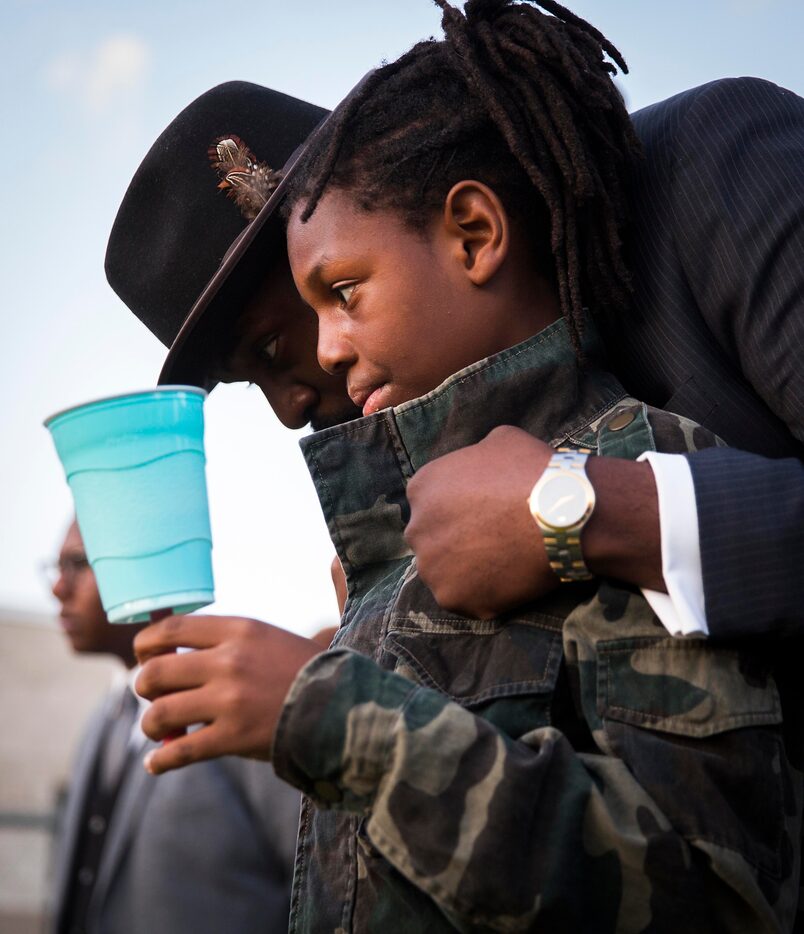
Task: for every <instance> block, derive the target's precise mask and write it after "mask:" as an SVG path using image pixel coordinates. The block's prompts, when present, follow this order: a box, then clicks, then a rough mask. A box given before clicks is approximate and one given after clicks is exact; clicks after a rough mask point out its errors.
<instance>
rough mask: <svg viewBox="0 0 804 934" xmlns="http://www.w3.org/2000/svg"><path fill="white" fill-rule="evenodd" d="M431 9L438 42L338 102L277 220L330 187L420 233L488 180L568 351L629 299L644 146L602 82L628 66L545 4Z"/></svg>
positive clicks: (501, 1) (478, 1)
mask: <svg viewBox="0 0 804 934" xmlns="http://www.w3.org/2000/svg"><path fill="white" fill-rule="evenodd" d="M435 2H436V3H437V5H438V6H439V7H441V9H442V10H443V17H442V26H443V29H444V35H445V38H444V39H443V40H442V41H436V40H434V39H430V40H427V41H424V42H420V43H418V44H417V45H415V46H414V47H413V48H412V49H410V50H409V51H408V52H406V53H405V54H404V55H402V56H401V58H399V59H398V60H397V61H395V62H392V63H390V64H386V65H384V66H383V67H381V68H379V69H378V70H377V71H376V72H374V73H373V74H372V75H371V76H370V77H369V78H368V80H367V81H366V82H365V83H364V85H363V87H362V88H361V89H360V90H359V91H358V92H357V93H356V94H355V95H354V96H353V97H352V98H351V99H350V100H348V101H347V102H345V104H344V106H342V107H341V108H340V110H339V111H338V112H336V114H335V116H334V117H333V118H332V120H330V122H329V124H328V125H327V126H326V127H325V129H324V131H323V132H322V133H320V134H319V136H318V138H317V139H316V141H315V142H314V143H313V145H311V147H310V148H309V150H308V151H307V153H305V155H304V157H303V160H302V163H301V164H300V166H299V170H298V172H297V174H296V177H295V180H294V182H293V184H292V185H291V187H290V191H289V196H288V200H287V202H286V205H285V210H286V212H288V213H289V212H290V211H291V210H292V209H293V207H294V206H295V204H297V203H298V202H299V200H300V199H306V204H305V205H304V209H303V211H302V214H301V220H302V221H305V220H307V219H308V218H309V217H310V216H311V214H312V213H313V211H314V210H315V208H316V205H317V204H318V201H319V200H320V198H321V196H322V195H323V193H324V191H325V190H326V189H327V187H329V186H331V187H334V188H340V189H347V190H349V191H350V192H353V193H354V194H355V195H356V197H357V203H358V205H359V206H360V207H361V208H362V209H363V210H365V211H369V212H370V211H372V210H375V209H388V210H393V211H397V212H398V213H399V216H400V218H401V219H403V220H404V221H405V222H406V223H408V224H409V225H410V226H411V227H413V228H422V227H423V226H424V225H425V224H427V223H429V221H430V220H431V218H432V213H433V212H434V211H436V210H438V209H439V208H440V207H441V205H442V204H443V201H444V198H445V197H446V194H447V193H448V191H449V190H450V188H451V187H452V185H454V184H455V183H456V182H457V181H460V180H461V179H465V178H474V179H477V180H479V181H482V182H485V183H486V184H488V185H489V186H490V187H491V188H492V189H494V191H496V192H497V194H498V195H499V197H500V198H501V199H502V201H503V204H504V205H505V207H506V210H507V211H508V212H509V214H510V215H511V216H512V218H516V219H517V220H518V221H520V222H521V223H522V224H523V225H524V226H525V229H526V231H527V233H528V235H529V238H530V240H531V243H532V246H533V249H534V252H535V257H534V258H535V261H536V263H537V264H538V266H537V268H538V269H539V270H540V272H542V273H543V274H544V275H545V276H546V277H548V278H549V279H550V280H551V281H553V283H554V285H555V286H556V288H557V292H558V296H559V300H560V303H561V310H562V313H563V315H564V316H565V318H566V319H567V321H568V324H569V329H570V334H571V336H572V340H573V344H574V346H575V348H576V350H578V348H579V346H580V340H579V338H580V333H581V331H582V329H583V309H584V306H585V305H592V306H594V307H596V308H600V307H612V306H622V305H625V304H627V302H628V299H629V296H630V277H629V273H628V270H627V268H626V264H625V262H624V260H623V254H622V231H623V228H624V226H625V223H626V220H627V180H628V177H629V174H630V171H631V167H632V165H633V163H634V160H635V158H636V157H637V156H638V155H639V153H640V151H641V150H640V145H639V142H638V140H637V137H636V134H635V133H634V130H633V127H632V125H631V121H630V118H629V117H628V113H627V111H626V109H625V105H624V103H623V100H622V97H621V95H620V93H619V91H618V90H617V88H616V86H615V85H614V82H613V81H612V75H613V74H615V73H616V71H617V66H618V67H619V68H620V69H621V70H622V71H623V72H627V70H628V68H627V66H626V64H625V61H624V59H623V57H622V56H621V55H620V53H619V52H618V51H617V49H616V48H615V47H614V46H613V45H612V44H611V43H610V42H609V41H608V40H607V39H606V38H605V37H604V36H603V35H602V34H601V33H600V32H598V30H597V29H595V28H594V27H593V26H591V25H590V24H589V23H587V22H585V21H584V20H582V19H580V18H579V17H577V16H575V15H574V14H573V13H571V12H570V11H569V10H567V9H565V8H564V7H562V6H560V5H559V4H557V3H554V2H551V0H542V2H534V3H513V2H511V0H468V2H467V3H466V5H465V9H464V12H463V13H461V11H460V10H458V9H457V8H455V7H453V6H451V5H450V4H449V3H448V2H446V0H435ZM536 7H541V8H542V9H543V10H545V11H547V12H546V13H543V12H541V10H539V9H537V8H536ZM608 59H611V61H609V60H608Z"/></svg>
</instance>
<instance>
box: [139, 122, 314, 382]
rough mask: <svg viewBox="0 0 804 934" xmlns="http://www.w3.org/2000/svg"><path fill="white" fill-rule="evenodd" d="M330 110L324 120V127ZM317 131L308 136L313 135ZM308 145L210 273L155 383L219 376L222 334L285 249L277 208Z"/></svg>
mask: <svg viewBox="0 0 804 934" xmlns="http://www.w3.org/2000/svg"><path fill="white" fill-rule="evenodd" d="M328 119H329V115H328V116H327V117H326V118H325V119H324V120H323V121H322V123H321V126H323V125H324V124H325V123H326V121H327V120H328ZM316 132H317V131H314V132H313V133H312V135H311V137H310V139H312V138H313V137H314V136H315V134H316ZM306 147H307V144H306V143H305V144H304V145H302V146H300V147H299V148H298V149H297V150H296V152H295V153H293V155H292V156H291V157H290V159H288V161H287V163H286V164H285V167H284V169H283V175H282V180H281V181H280V183H279V184H278V185H277V187H276V189H275V190H274V191H273V193H272V194H271V197H270V198H269V199H268V201H266V203H265V204H264V205H263V207H262V209H261V210H260V213H259V214H258V215H257V216H256V217H255V218H254V220H253V221H252V222H251V223H250V224H249V225H248V227H246V228H245V229H244V230H243V232H242V234H240V236H239V237H238V238H237V239H236V240H235V242H234V244H233V245H232V247H231V248H230V250H229V252H228V253H227V254H226V256H225V257H224V259H223V262H222V263H221V265H220V266H219V267H218V270H217V271H216V272H215V274H214V275H213V277H212V278H211V279H210V280H209V282H208V283H207V284H206V286H205V287H204V290H203V292H202V293H201V294H200V296H199V297H198V299H197V300H196V302H195V304H194V305H193V307H192V308H191V309H190V313H189V314H188V315H187V317H186V318H185V320H184V323H183V324H182V326H181V328H180V329H179V333H178V334H177V335H176V339H175V340H174V341H173V343H172V344H171V346H170V350H169V351H168V355H167V357H166V358H165V362H164V364H163V366H162V370H161V372H160V374H159V379H158V380H157V384H158V385H160V386H163V385H165V384H168V383H182V384H189V385H193V386H200V387H202V388H204V389H206V390H207V391H208V392H209V391H210V390H211V389H212V388H214V386H215V385H216V384H217V382H218V380H217V379H216V378H215V376H214V375H213V374H212V373H211V372H210V367H211V366H212V365H213V363H214V361H215V358H216V356H217V354H218V352H219V348H220V338H221V336H222V334H223V332H224V331H225V330H226V328H227V325H230V324H231V322H232V318H233V317H237V315H238V314H239V312H240V310H241V309H242V307H243V304H244V302H245V301H246V300H247V299H248V297H249V296H250V295H251V294H252V293H253V290H254V288H255V286H256V285H257V283H258V282H259V281H260V279H261V273H262V274H264V273H265V272H266V271H267V270H268V269H270V268H271V266H272V265H273V263H274V262H275V260H276V258H277V255H278V253H279V251H281V250H286V249H287V246H286V242H285V225H284V221H283V219H282V218H281V217H280V216H279V213H278V209H279V206H280V205H281V203H282V201H283V200H284V198H285V194H286V193H287V189H288V186H289V185H290V182H291V181H292V179H293V176H294V175H295V172H296V169H297V167H298V165H299V161H300V159H301V157H302V155H303V154H304V151H305V149H306Z"/></svg>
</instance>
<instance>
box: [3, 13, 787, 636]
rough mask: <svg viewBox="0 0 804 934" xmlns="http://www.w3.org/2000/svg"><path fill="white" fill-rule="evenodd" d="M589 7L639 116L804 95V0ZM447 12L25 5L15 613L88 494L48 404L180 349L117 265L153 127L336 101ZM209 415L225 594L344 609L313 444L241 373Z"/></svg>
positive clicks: (7, 282)
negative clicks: (673, 107)
mask: <svg viewBox="0 0 804 934" xmlns="http://www.w3.org/2000/svg"><path fill="white" fill-rule="evenodd" d="M570 5H571V6H572V9H574V10H575V11H576V12H578V13H579V14H581V15H583V16H585V17H587V18H588V19H590V20H591V21H592V22H593V23H595V25H596V26H598V27H599V28H600V29H601V30H602V31H603V32H604V33H606V35H608V37H609V38H610V39H611V40H612V41H613V42H614V43H615V45H617V46H618V47H619V48H620V50H621V51H622V52H623V54H624V55H625V57H626V59H627V61H628V62H629V65H630V66H631V75H630V76H629V77H627V78H625V79H624V81H623V82H622V83H621V87H622V89H623V91H624V93H625V95H626V98H627V100H628V101H629V104H630V106H631V108H632V109H635V108H638V107H640V106H643V105H645V104H647V103H651V102H653V101H656V100H660V99H662V98H664V97H667V96H669V95H671V94H673V93H675V92H677V91H680V90H683V89H685V88H688V87H692V86H694V85H696V84H701V83H703V82H705V81H709V80H712V79H714V78H718V77H723V76H726V75H739V74H752V75H759V76H761V77H766V78H770V79H771V80H773V81H776V82H777V83H779V84H782V85H785V86H786V87H789V88H791V89H793V90H795V91H797V92H798V93H804V66H803V65H802V58H801V50H800V45H801V39H802V36H804V4H802V3H801V2H800V0H699V2H697V3H693V2H690V0H679V2H675V3H667V2H662V3H658V2H650V0H641V2H637V0H598V2H596V3H595V2H592V0H585V2H580V3H574V4H570ZM438 23H439V12H438V10H437V9H436V8H435V6H434V5H433V4H431V3H430V2H429V0H373V2H369V0H347V2H341V3H334V2H331V0H329V2H328V0H297V2H294V3H289V2H285V3H280V2H276V0H263V2H257V3H255V2H251V3H246V4H223V3H220V2H217V3H212V2H209V0H193V2H190V0H178V2H177V0H162V2H154V0H139V2H136V3H135V2H129V0H122V2H121V0H118V2H114V3H109V2H108V0H107V2H104V3H101V2H83V0H74V2H70V3H66V2H60V3H57V2H55V0H6V3H5V4H4V15H3V36H2V38H0V53H2V61H3V63H4V80H3V82H2V86H0V98H1V99H2V111H0V112H2V114H3V117H4V126H5V134H4V137H5V138H4V143H5V145H4V146H3V147H2V151H3V155H4V158H5V171H4V173H3V176H4V179H3V183H2V186H0V191H1V192H2V194H0V198H1V199H2V219H3V233H2V238H3V240H2V243H3V249H2V256H3V261H2V262H3V266H2V298H1V299H0V320H1V321H2V327H3V334H4V335H5V341H4V346H5V347H6V360H5V366H4V367H3V369H2V371H0V397H1V398H2V399H3V401H4V404H3V407H2V413H1V414H0V432H2V435H1V436H2V438H3V439H4V442H5V443H4V444H3V447H2V456H1V457H0V496H1V497H2V528H3V535H2V540H0V606H6V607H19V608H27V609H45V608H47V607H49V606H50V605H51V604H50V601H49V600H48V598H47V595H46V594H45V592H44V590H43V588H42V586H41V583H40V581H39V579H38V577H37V574H36V564H37V562H38V560H39V559H40V558H41V557H45V556H49V555H51V554H52V552H53V551H54V549H55V547H56V545H57V543H58V541H59V537H60V535H61V532H62V529H63V527H64V524H65V523H66V521H67V519H68V516H69V512H70V501H69V495H68V493H67V490H66V486H65V484H64V481H63V477H62V475H61V472H60V467H59V465H58V463H57V461H56V458H55V454H54V453H53V451H52V447H51V444H50V440H49V438H48V436H47V434H46V432H45V431H44V429H42V428H41V427H40V422H41V419H42V418H43V417H44V416H45V415H47V414H49V413H50V412H51V411H53V410H55V409H59V408H63V407H64V406H67V405H71V404H73V403H75V402H79V401H83V400H85V399H87V398H91V397H93V396H97V395H102V394H106V393H111V392H119V391H124V390H128V389H133V388H143V387H146V386H148V385H151V384H152V383H153V382H154V380H155V378H156V374H157V372H158V370H159V366H160V364H161V361H162V359H163V357H164V352H165V351H164V348H162V346H161V345H160V344H159V343H158V342H157V341H156V339H155V338H153V337H152V336H151V335H150V334H149V333H148V332H147V331H146V330H145V329H144V328H143V327H142V326H141V325H140V324H139V323H138V322H137V321H136V319H134V318H133V316H132V315H131V314H130V313H128V312H127V310H126V309H125V308H124V306H123V305H122V304H121V303H120V302H119V300H118V299H117V298H116V296H115V295H114V293H113V292H112V291H111V289H110V288H109V287H108V285H107V284H106V281H105V278H104V275H103V255H104V251H105V246H106V238H107V236H108V232H109V228H110V226H111V223H112V220H113V219H114V216H115V213H116V211H117V207H118V204H119V202H120V199H121V197H122V195H123V193H124V191H125V188H126V186H127V184H128V182H129V180H130V178H131V176H132V174H133V172H134V171H135V169H136V168H137V166H138V164H139V162H140V160H141V159H142V157H143V155H144V154H145V152H146V151H147V149H148V148H149V146H150V145H151V143H152V142H153V140H154V139H155V138H156V136H157V135H158V134H159V133H160V132H161V130H162V129H163V128H164V127H165V125H166V124H167V123H168V122H169V121H170V120H171V119H172V118H173V117H174V116H175V115H176V113H178V111H179V110H181V109H182V108H183V107H184V106H185V105H186V104H187V103H189V101H190V100H192V99H193V98H194V97H196V96H197V95H198V94H200V93H201V92H203V91H204V90H206V89H208V88H210V87H212V86H213V85H215V84H217V83H219V82H221V81H226V80H230V79H234V78H240V79H247V80H251V81H255V82H258V83H261V84H266V85H269V86H271V87H275V88H278V89H280V90H283V91H286V92H288V93H290V94H294V95H296V96H299V97H302V98H306V99H308V100H311V101H314V102H316V103H319V104H323V105H327V106H332V105H333V104H335V103H336V102H337V100H338V99H339V98H340V97H341V96H342V95H343V94H344V93H345V92H346V91H347V90H348V89H349V88H350V87H351V85H352V84H353V83H354V82H355V81H356V80H357V78H359V77H360V75H362V74H363V73H364V72H365V71H366V70H368V68H370V67H372V66H374V65H376V64H377V63H378V62H379V61H380V60H381V59H383V58H386V59H393V58H395V57H396V56H397V55H398V54H399V53H400V52H402V51H404V49H405V48H407V47H408V46H409V45H411V44H412V43H413V42H415V41H416V40H418V39H420V38H423V37H425V36H427V35H430V34H434V33H435V34H437V33H438ZM207 424H208V446H209V464H210V493H211V499H212V512H213V529H214V534H215V544H216V547H215V570H216V575H217V579H218V594H219V597H220V602H219V605H218V607H217V609H219V610H221V611H224V610H227V611H238V612H243V613H247V614H249V615H256V616H258V617H261V618H266V619H271V620H272V621H275V622H278V623H281V624H284V625H287V626H290V627H291V628H294V629H297V630H299V631H305V632H309V631H311V630H312V629H314V628H315V626H316V625H317V624H319V623H321V624H323V623H324V622H326V621H327V620H328V619H331V618H334V615H335V614H334V602H333V600H332V597H331V595H330V584H329V575H328V565H329V557H330V554H331V546H330V544H329V542H328V540H327V538H326V533H325V531H324V528H323V523H322V522H321V520H320V519H319V517H318V511H317V504H316V502H315V500H314V497H313V495H312V489H311V484H310V482H309V479H308V477H307V473H306V470H305V468H304V465H303V463H302V460H301V457H300V455H299V453H298V450H297V448H296V439H295V438H294V437H293V436H292V435H291V434H290V433H288V432H285V431H282V430H281V429H280V428H279V427H278V425H277V423H276V422H275V420H274V419H273V416H272V414H271V413H270V411H269V410H268V408H267V406H266V405H265V404H264V402H263V401H262V398H261V396H259V394H258V393H257V392H255V391H248V390H246V389H245V388H243V387H226V388H222V389H219V390H216V392H215V393H214V394H213V396H212V397H211V399H210V402H209V403H208V408H207ZM266 529H268V530H270V533H271V534H269V535H268V536H267V537H266V534H265V530H266ZM266 538H267V539H268V540H266Z"/></svg>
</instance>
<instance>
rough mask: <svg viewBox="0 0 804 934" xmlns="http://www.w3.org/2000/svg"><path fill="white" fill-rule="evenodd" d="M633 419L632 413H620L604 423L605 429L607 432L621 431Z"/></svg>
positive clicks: (634, 416)
mask: <svg viewBox="0 0 804 934" xmlns="http://www.w3.org/2000/svg"><path fill="white" fill-rule="evenodd" d="M635 418H636V415H635V414H634V413H633V412H620V414H619V415H615V416H614V418H612V419H610V420H609V421H608V422H606V428H608V430H609V431H622V429H623V428H626V427H628V425H630V424H631V422H632V421H633V420H634V419H635Z"/></svg>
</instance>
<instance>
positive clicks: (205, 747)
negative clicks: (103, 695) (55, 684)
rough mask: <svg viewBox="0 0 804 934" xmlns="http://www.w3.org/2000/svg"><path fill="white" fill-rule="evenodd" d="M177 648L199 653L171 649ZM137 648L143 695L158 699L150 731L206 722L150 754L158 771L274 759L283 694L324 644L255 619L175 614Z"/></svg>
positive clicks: (147, 720) (158, 734)
mask: <svg viewBox="0 0 804 934" xmlns="http://www.w3.org/2000/svg"><path fill="white" fill-rule="evenodd" d="M179 646H186V647H188V648H193V649H196V650H197V651H195V652H186V653H182V654H180V655H176V654H173V653H174V650H175V649H177V648H178V647H179ZM134 649H135V651H136V653H137V657H138V658H139V660H140V662H141V663H142V666H143V667H142V671H141V672H140V674H139V676H138V677H137V682H136V689H137V693H138V694H141V695H142V696H143V697H145V698H147V699H148V700H151V701H153V703H152V704H151V706H150V707H149V708H148V710H147V711H146V712H145V715H144V716H143V718H142V729H143V731H144V732H145V733H146V735H148V736H150V737H151V739H154V740H162V739H164V738H165V737H166V736H169V735H170V734H172V733H175V732H176V731H177V730H181V729H182V728H185V727H188V726H190V725H191V724H194V723H202V724H204V725H203V726H202V727H200V728H199V729H197V730H194V731H193V732H192V733H189V734H187V735H186V736H181V737H179V738H177V739H172V740H171V741H170V742H169V743H168V744H166V745H165V746H163V747H161V748H160V749H155V750H153V751H152V752H151V753H150V754H149V756H148V758H147V760H146V768H147V769H148V771H149V772H152V773H154V774H159V773H161V772H166V771H168V770H169V769H175V768H178V767H180V766H183V765H188V764H189V763H191V762H198V761H200V760H203V759H212V758H215V757H217V756H225V755H240V756H248V757H250V758H254V759H270V756H271V747H272V744H273V739H274V731H275V729H276V723H277V720H278V718H279V713H280V711H281V709H282V704H283V702H284V699H285V695H286V694H287V692H288V689H289V688H290V685H291V684H292V683H293V680H294V678H295V677H296V674H297V673H298V672H299V670H300V669H301V668H302V667H303V666H304V665H305V664H306V663H307V662H308V661H309V660H310V659H311V658H312V657H313V656H314V655H317V654H318V653H319V652H320V651H321V646H320V645H317V644H316V643H314V642H312V641H311V640H309V639H303V638H301V637H300V636H296V635H294V634H293V633H290V632H287V631H286V630H284V629H278V628H277V627H276V626H270V625H268V624H267V623H260V622H257V620H253V619H243V618H240V617H226V616H170V617H168V618H167V619H164V620H162V621H161V622H158V623H155V624H154V625H152V626H149V627H148V628H147V629H144V630H143V631H142V632H140V633H139V635H138V636H137V638H136V639H135V640H134ZM168 653H170V654H168Z"/></svg>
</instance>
